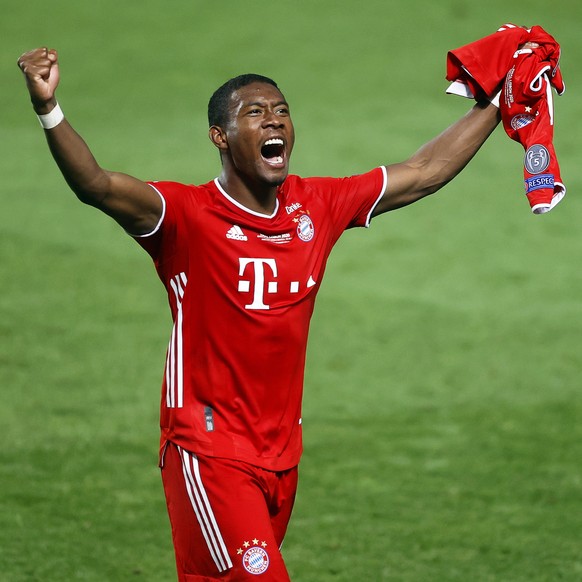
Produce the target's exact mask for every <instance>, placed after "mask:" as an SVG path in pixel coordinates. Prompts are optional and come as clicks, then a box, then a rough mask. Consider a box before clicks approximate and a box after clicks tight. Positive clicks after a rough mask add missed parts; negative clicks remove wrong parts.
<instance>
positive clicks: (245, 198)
mask: <svg viewBox="0 0 582 582" xmlns="http://www.w3.org/2000/svg"><path fill="white" fill-rule="evenodd" d="M218 181H219V182H220V185H221V186H222V188H223V189H224V191H225V192H226V193H227V194H228V195H229V196H230V197H231V198H233V199H234V200H236V201H237V202H238V203H239V204H242V205H243V206H244V207H245V208H248V209H249V210H252V211H253V212H259V213H260V214H266V215H269V216H270V215H271V214H273V212H274V211H275V207H276V204H277V191H278V186H277V185H272V184H266V183H264V182H250V181H247V180H244V179H242V178H241V177H240V176H238V175H236V174H232V173H230V174H227V173H226V172H224V171H223V172H222V173H221V174H220V176H219V178H218Z"/></svg>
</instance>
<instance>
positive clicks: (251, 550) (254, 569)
mask: <svg viewBox="0 0 582 582" xmlns="http://www.w3.org/2000/svg"><path fill="white" fill-rule="evenodd" d="M266 547H267V543H266V542H264V541H263V542H261V543H260V544H259V540H258V539H257V538H255V539H254V540H252V542H246V541H245V542H244V543H243V547H242V548H239V549H238V550H237V551H236V553H237V554H238V555H239V556H242V565H243V568H244V569H245V570H246V571H247V572H248V573H249V574H253V575H255V576H258V575H259V574H264V573H265V572H266V571H267V569H268V568H269V554H267V550H266V549H265V548H266ZM245 548H246V549H245Z"/></svg>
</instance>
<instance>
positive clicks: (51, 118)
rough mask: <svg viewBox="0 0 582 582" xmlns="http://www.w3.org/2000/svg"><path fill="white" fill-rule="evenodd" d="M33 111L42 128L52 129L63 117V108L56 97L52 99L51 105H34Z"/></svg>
mask: <svg viewBox="0 0 582 582" xmlns="http://www.w3.org/2000/svg"><path fill="white" fill-rule="evenodd" d="M34 111H35V113H36V116H37V117H38V121H39V122H40V125H41V127H42V128H43V129H53V128H54V127H56V126H57V125H59V123H61V121H63V119H64V118H65V115H64V113H63V110H62V109H61V107H60V105H59V103H58V101H57V100H56V99H54V100H52V103H51V105H47V106H45V107H39V108H37V107H35V108H34Z"/></svg>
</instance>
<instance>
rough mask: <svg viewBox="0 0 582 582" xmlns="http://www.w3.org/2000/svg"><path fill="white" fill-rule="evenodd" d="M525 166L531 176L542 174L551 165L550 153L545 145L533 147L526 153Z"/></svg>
mask: <svg viewBox="0 0 582 582" xmlns="http://www.w3.org/2000/svg"><path fill="white" fill-rule="evenodd" d="M524 165H525V169H526V170H527V171H528V172H529V173H530V174H541V173H542V172H544V171H545V170H547V169H548V166H549V165H550V152H549V151H548V150H547V148H545V147H544V146H543V145H540V144H535V145H532V146H530V147H529V148H528V149H527V152H525V160H524Z"/></svg>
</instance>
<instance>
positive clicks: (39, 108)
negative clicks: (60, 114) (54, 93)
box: [30, 97, 57, 115]
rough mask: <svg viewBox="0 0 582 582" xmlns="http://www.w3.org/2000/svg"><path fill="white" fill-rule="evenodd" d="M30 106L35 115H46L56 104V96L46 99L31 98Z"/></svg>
mask: <svg viewBox="0 0 582 582" xmlns="http://www.w3.org/2000/svg"><path fill="white" fill-rule="evenodd" d="M30 101H31V103H32V108H33V109H34V112H35V113H36V114H37V115H47V114H48V113H50V112H51V111H52V110H53V109H54V108H55V107H56V106H57V98H56V97H51V98H50V99H48V100H47V101H45V100H37V99H34V98H31V100H30Z"/></svg>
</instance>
